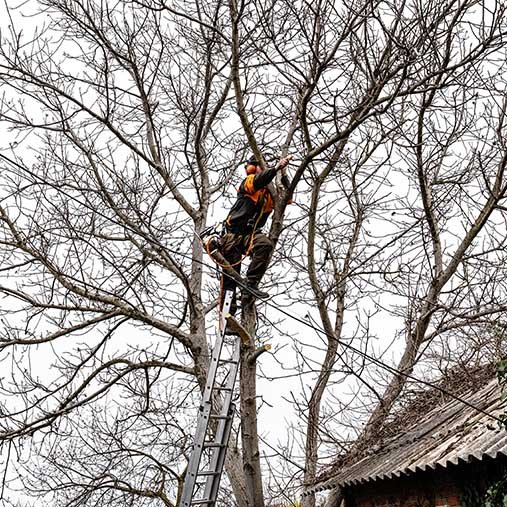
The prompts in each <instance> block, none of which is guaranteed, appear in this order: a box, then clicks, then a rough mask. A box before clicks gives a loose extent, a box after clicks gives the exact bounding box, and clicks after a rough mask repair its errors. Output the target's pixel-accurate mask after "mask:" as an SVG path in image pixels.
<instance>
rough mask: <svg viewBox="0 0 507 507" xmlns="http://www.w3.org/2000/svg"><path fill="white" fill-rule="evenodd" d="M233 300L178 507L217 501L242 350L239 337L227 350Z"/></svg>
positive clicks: (220, 335)
mask: <svg viewBox="0 0 507 507" xmlns="http://www.w3.org/2000/svg"><path fill="white" fill-rule="evenodd" d="M232 297H233V292H232V291H226V292H225V294H224V304H223V307H222V312H221V317H220V327H219V331H218V333H217V339H216V342H215V346H214V347H213V353H212V356H211V362H210V366H209V371H208V377H207V380H206V387H205V389H204V393H203V395H202V402H201V405H200V407H199V412H198V415H197V428H196V430H195V437H194V443H193V445H192V452H191V454H190V460H189V463H188V468H187V473H186V476H185V482H184V483H183V490H182V493H181V500H180V504H179V507H190V506H192V505H204V506H208V507H214V506H215V502H216V499H217V494H218V488H219V486H220V479H221V477H222V470H223V467H224V463H225V455H226V452H227V445H228V443H229V436H230V434H231V428H232V420H233V417H234V410H235V403H234V402H233V394H234V385H235V383H236V377H237V374H238V368H239V360H240V347H241V338H240V337H239V336H231V337H230V338H231V341H232V343H231V344H227V345H228V346H225V347H224V338H225V324H226V320H225V317H226V316H227V315H228V314H229V310H230V307H231V301H232ZM228 338H229V337H228ZM231 348H232V352H231ZM223 356H224V357H223ZM217 409H218V412H217V411H216V410H217Z"/></svg>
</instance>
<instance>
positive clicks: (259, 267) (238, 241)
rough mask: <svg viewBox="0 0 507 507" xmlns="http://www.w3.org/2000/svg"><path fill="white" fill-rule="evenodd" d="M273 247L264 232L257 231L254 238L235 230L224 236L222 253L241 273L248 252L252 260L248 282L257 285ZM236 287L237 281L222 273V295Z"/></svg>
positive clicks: (232, 308) (247, 275) (232, 312)
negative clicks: (237, 232)
mask: <svg viewBox="0 0 507 507" xmlns="http://www.w3.org/2000/svg"><path fill="white" fill-rule="evenodd" d="M273 248H274V245H273V242H272V241H271V240H270V239H269V238H268V237H267V236H266V235H265V234H263V233H262V232H256V233H255V234H254V236H253V238H252V235H251V234H246V235H243V234H236V233H233V232H228V233H227V234H225V236H223V237H222V248H221V250H222V255H223V256H224V257H225V258H226V260H227V262H229V263H230V264H232V265H233V268H234V269H235V270H236V271H237V272H238V273H241V259H242V258H243V256H245V254H246V253H247V252H248V254H249V256H250V257H251V259H252V260H251V262H250V266H248V271H247V272H246V282H247V284H248V285H250V286H253V287H257V285H258V284H259V282H260V281H261V278H262V277H263V275H264V273H265V272H266V269H267V268H268V263H269V259H270V257H271V252H272V251H273ZM235 289H236V281H235V280H234V279H233V278H231V277H229V276H227V274H225V273H224V274H223V275H222V295H223V294H224V293H225V291H226V290H232V291H235ZM220 306H222V301H220ZM236 310H237V302H236V295H234V298H233V301H232V304H231V314H232V315H234V313H235V312H236Z"/></svg>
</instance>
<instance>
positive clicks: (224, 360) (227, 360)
mask: <svg viewBox="0 0 507 507" xmlns="http://www.w3.org/2000/svg"><path fill="white" fill-rule="evenodd" d="M219 362H220V363H223V364H238V361H235V360H234V359H220V360H219Z"/></svg>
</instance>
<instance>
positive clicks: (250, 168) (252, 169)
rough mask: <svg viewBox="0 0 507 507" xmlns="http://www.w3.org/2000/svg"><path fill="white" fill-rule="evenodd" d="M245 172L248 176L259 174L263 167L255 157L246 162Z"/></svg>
mask: <svg viewBox="0 0 507 507" xmlns="http://www.w3.org/2000/svg"><path fill="white" fill-rule="evenodd" d="M245 171H246V173H247V174H259V173H260V172H262V167H261V165H260V164H259V162H258V160H257V159H256V158H255V157H250V158H249V159H248V160H247V162H246V166H245Z"/></svg>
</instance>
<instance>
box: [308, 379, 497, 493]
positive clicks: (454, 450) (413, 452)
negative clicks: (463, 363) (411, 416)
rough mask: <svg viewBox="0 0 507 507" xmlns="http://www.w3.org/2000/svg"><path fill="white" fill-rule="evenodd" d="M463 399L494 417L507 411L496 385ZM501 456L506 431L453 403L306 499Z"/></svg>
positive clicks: (428, 414) (456, 401) (432, 412)
mask: <svg viewBox="0 0 507 507" xmlns="http://www.w3.org/2000/svg"><path fill="white" fill-rule="evenodd" d="M461 398H463V399H465V400H466V401H468V402H469V403H470V404H472V405H474V406H476V407H478V408H480V409H482V410H484V411H486V412H487V413H489V414H492V415H495V416H499V415H500V414H502V413H503V412H505V411H506V410H507V400H505V399H502V393H501V389H500V386H499V385H498V381H497V380H496V379H494V380H491V382H489V383H488V384H487V385H485V386H484V387H482V388H481V389H479V390H478V391H476V392H468V393H466V394H463V395H462V396H461ZM498 454H503V455H505V456H507V430H505V429H503V428H500V427H499V424H498V422H497V421H495V420H494V419H492V418H491V417H489V416H488V415H486V414H484V413H482V412H478V411H477V410H475V409H473V408H472V407H469V406H466V405H463V403H461V402H460V401H458V400H454V399H453V400H451V401H449V402H447V403H444V404H442V405H440V406H437V407H435V408H434V409H433V410H431V411H430V412H428V413H427V414H425V415H424V416H423V417H421V418H420V419H419V420H418V421H417V423H416V424H414V425H413V426H412V427H411V428H410V429H408V430H407V431H403V432H401V433H399V434H397V435H396V436H395V437H393V438H391V439H389V440H388V441H387V443H386V444H385V445H384V446H383V447H382V448H380V449H377V450H375V451H373V450H372V451H371V452H370V454H369V455H366V456H364V457H362V458H361V459H360V460H359V461H357V462H356V463H352V464H350V463H349V464H347V466H346V467H345V468H344V469H342V470H341V471H339V472H338V473H337V474H336V475H335V476H333V477H331V478H330V479H327V480H325V481H323V482H321V483H319V484H316V485H315V486H314V487H312V488H310V489H309V490H308V491H307V493H310V492H315V491H321V490H324V489H330V488H334V487H336V486H342V487H343V486H350V485H354V484H359V483H363V482H368V481H375V480H379V479H391V478H395V477H400V476H401V475H406V474H410V473H414V472H417V471H424V470H429V469H435V468H436V467H437V466H439V465H440V466H442V467H446V466H447V465H448V464H450V463H452V464H458V463H460V462H469V461H470V460H472V459H473V458H475V459H478V460H481V459H483V458H484V456H489V457H491V458H496V457H497V455H498Z"/></svg>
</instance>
